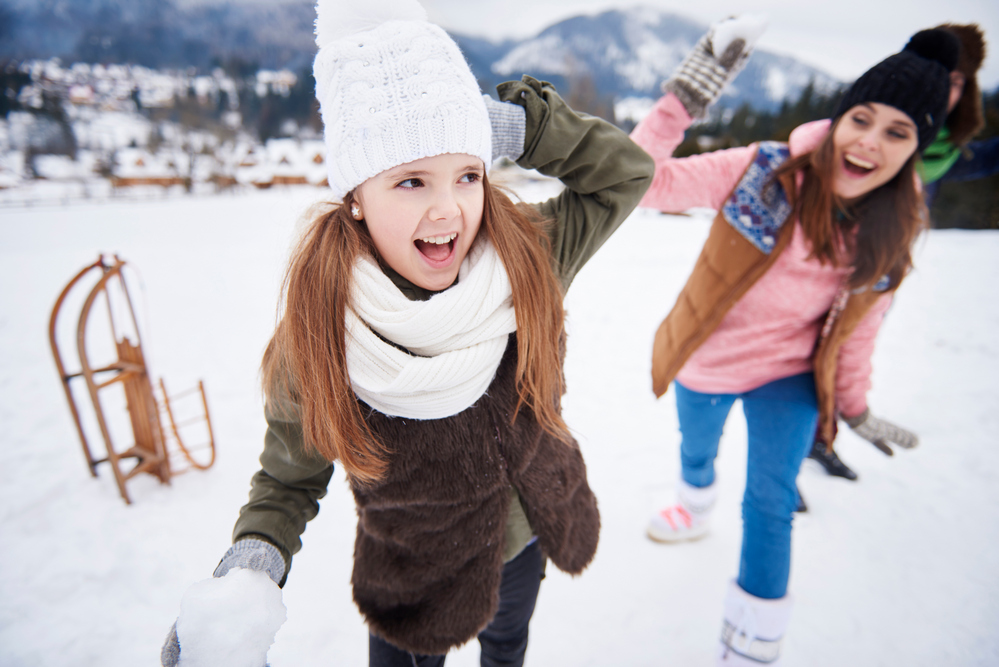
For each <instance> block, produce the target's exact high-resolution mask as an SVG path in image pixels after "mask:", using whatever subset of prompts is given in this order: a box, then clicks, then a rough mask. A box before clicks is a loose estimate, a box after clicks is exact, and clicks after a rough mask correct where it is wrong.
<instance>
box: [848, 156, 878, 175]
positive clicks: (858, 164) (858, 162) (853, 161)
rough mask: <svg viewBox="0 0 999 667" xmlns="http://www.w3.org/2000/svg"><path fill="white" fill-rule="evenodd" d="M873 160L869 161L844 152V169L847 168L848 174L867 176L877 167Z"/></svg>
mask: <svg viewBox="0 0 999 667" xmlns="http://www.w3.org/2000/svg"><path fill="white" fill-rule="evenodd" d="M877 166H878V165H876V164H875V163H873V162H868V161H867V160H864V159H863V158H859V157H857V156H855V155H850V154H849V153H844V154H843V169H845V170H846V172H847V173H848V174H853V175H854V176H866V175H867V174H869V173H871V172H872V171H874V170H875V169H876V168H877Z"/></svg>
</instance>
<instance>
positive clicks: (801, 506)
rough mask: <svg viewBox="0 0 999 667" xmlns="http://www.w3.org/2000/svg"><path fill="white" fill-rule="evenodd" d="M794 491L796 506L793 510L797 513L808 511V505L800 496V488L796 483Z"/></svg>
mask: <svg viewBox="0 0 999 667" xmlns="http://www.w3.org/2000/svg"><path fill="white" fill-rule="evenodd" d="M794 491H795V493H797V494H798V506H797V507H795V508H794V511H795V512H797V513H798V514H804V513H805V512H807V511H808V505H806V504H805V499H804V498H802V497H801V489H799V488H798V485H797V484H795V485H794Z"/></svg>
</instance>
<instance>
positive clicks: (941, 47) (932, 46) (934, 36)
mask: <svg viewBox="0 0 999 667" xmlns="http://www.w3.org/2000/svg"><path fill="white" fill-rule="evenodd" d="M902 50H903V51H910V52H912V53H915V54H916V55H917V56H920V57H922V58H926V59H927V60H935V61H937V62H938V63H940V64H941V65H943V66H944V67H946V68H947V71H948V72H953V71H954V68H956V67H957V60H958V58H959V57H960V56H961V43H960V42H958V41H957V40H956V39H954V36H953V35H951V34H950V33H948V32H946V31H944V30H938V29H936V28H934V29H932V30H920V31H919V32H917V33H916V34H915V35H913V36H912V37H910V38H909V43H908V44H906V45H905V48H904V49H902Z"/></svg>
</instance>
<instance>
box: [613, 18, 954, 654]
mask: <svg viewBox="0 0 999 667" xmlns="http://www.w3.org/2000/svg"><path fill="white" fill-rule="evenodd" d="M716 35H717V31H715V32H713V33H709V35H708V36H707V37H706V38H705V39H703V40H702V41H701V42H700V43H699V44H698V47H697V48H696V50H695V52H694V54H692V55H691V56H690V57H689V58H688V60H687V61H685V63H684V64H682V65H681V67H680V69H679V70H678V72H677V73H676V74H674V76H673V77H672V78H671V79H670V80H669V81H667V82H666V84H665V86H664V89H665V90H666V91H667V94H666V95H665V96H664V97H662V98H661V99H660V100H659V101H658V103H657V104H656V106H655V108H654V109H653V111H652V113H651V114H650V115H649V116H648V117H647V118H646V119H645V120H644V121H643V122H642V123H641V124H639V126H638V127H636V128H635V131H634V132H633V134H632V138H633V139H634V140H635V141H636V143H638V144H639V145H640V146H642V147H644V148H645V149H646V150H647V151H649V152H650V153H651V154H652V155H653V158H654V159H655V160H656V175H655V178H654V180H653V184H652V187H651V188H650V190H649V192H648V193H647V194H646V196H645V198H644V199H643V200H642V202H641V204H642V205H644V206H649V207H655V208H658V209H660V210H666V211H683V210H686V209H688V208H692V207H705V206H707V207H712V208H715V209H718V210H719V214H718V216H717V217H716V219H715V221H714V223H713V226H712V228H711V232H710V235H709V237H708V240H707V241H706V242H705V245H704V248H703V250H702V252H701V255H700V257H699V259H698V260H697V263H696V265H695V267H694V270H693V273H692V274H691V276H690V278H689V279H688V281H687V284H686V286H685V287H684V288H683V291H682V292H681V294H680V296H679V298H678V299H677V302H676V305H675V306H674V307H673V310H672V311H671V312H670V314H669V316H668V317H667V318H666V320H665V321H664V322H663V323H662V325H661V326H660V328H659V330H658V332H657V333H656V337H655V342H654V349H653V360H652V377H653V388H654V390H655V392H656V394H657V395H659V396H661V395H662V394H664V393H665V392H666V390H667V388H668V386H669V384H670V383H673V384H674V386H675V394H676V401H677V412H678V416H679V422H680V431H681V435H682V442H681V448H680V456H681V464H682V480H681V482H680V488H679V503H678V504H677V505H675V506H672V507H668V508H666V509H665V510H663V511H662V512H660V513H659V514H657V515H656V516H655V517H653V519H652V521H651V524H650V525H649V528H648V532H649V535H650V536H651V537H652V538H653V539H655V540H659V541H663V542H672V541H677V540H684V539H691V538H695V537H698V536H700V535H703V534H704V533H705V532H706V530H707V526H708V519H709V516H710V513H711V509H712V506H713V504H714V502H715V497H716V495H717V482H716V481H715V473H714V459H715V456H716V454H717V450H718V442H719V438H720V437H721V433H722V427H723V425H724V423H725V420H726V418H727V416H728V413H729V410H730V409H731V407H732V404H733V403H734V401H735V400H736V399H741V400H742V405H743V410H744V412H745V415H746V421H747V425H748V439H749V450H748V469H747V475H746V492H745V497H744V499H743V506H742V514H743V543H742V555H741V558H740V566H739V575H738V579H737V580H736V581H735V582H732V583H731V584H730V587H729V592H728V595H727V598H726V601H725V613H724V623H723V630H722V636H721V641H722V645H721V651H720V654H719V655H720V657H719V661H720V664H757V663H761V662H762V663H776V661H777V660H778V657H779V651H780V640H781V637H782V636H783V634H784V629H785V627H786V625H787V622H788V620H789V616H790V612H791V599H790V596H788V595H787V582H788V575H789V570H790V552H791V518H792V512H793V511H794V509H795V505H796V500H797V498H796V492H795V478H796V476H797V474H798V469H799V466H800V465H801V461H802V459H803V458H804V457H805V455H806V454H807V452H808V451H809V448H810V446H811V444H812V438H813V436H814V434H815V432H816V426H817V425H818V427H819V430H820V432H821V433H822V435H823V436H824V437H825V439H826V440H825V441H826V442H832V431H833V427H834V424H835V420H836V416H837V414H838V415H840V416H841V417H843V418H844V419H845V420H846V422H847V423H848V424H849V425H850V427H851V428H853V429H854V431H856V432H857V433H858V434H860V435H861V436H862V437H864V438H866V439H868V440H870V441H871V442H874V443H881V444H883V445H884V446H886V447H887V445H886V444H884V443H885V442H893V443H895V444H899V445H903V446H907V445H912V444H914V438H912V437H911V434H908V433H907V432H904V431H902V430H901V429H898V428H897V427H894V426H893V425H891V424H889V423H888V422H885V421H883V420H880V419H878V418H876V417H874V416H873V415H871V413H870V410H869V409H868V407H867V403H866V399H865V394H866V392H867V389H868V388H869V387H870V372H871V366H870V356H871V352H872V350H873V345H874V338H875V335H876V334H877V330H878V326H879V324H880V322H881V318H882V316H883V315H884V312H885V310H886V309H887V308H888V305H889V303H890V301H891V294H892V292H894V290H895V289H896V288H897V287H898V286H899V284H900V282H901V281H902V279H903V278H904V276H905V274H906V273H907V271H908V270H909V268H910V266H911V256H910V248H911V246H912V244H913V241H914V240H915V238H916V236H917V234H918V233H919V231H920V230H921V229H922V228H923V227H924V225H925V221H926V211H925V208H924V206H923V204H922V199H921V197H920V195H919V192H918V189H917V181H916V176H915V172H914V165H915V163H916V160H917V159H918V157H919V154H920V152H921V151H922V150H923V149H924V148H926V147H927V146H928V145H929V144H930V142H931V141H932V140H933V138H934V137H935V136H936V134H937V131H938V130H939V129H940V126H941V123H942V122H943V120H944V118H945V117H946V107H947V96H948V88H949V76H948V72H949V71H950V70H951V69H952V68H953V66H954V63H955V62H956V58H957V44H956V40H954V38H953V37H952V36H951V35H950V34H948V33H944V32H942V31H927V32H925V33H920V34H919V35H916V36H915V37H914V38H913V39H912V40H911V41H910V43H909V44H908V45H907V46H906V48H905V49H904V50H903V51H902V52H901V53H898V54H895V55H893V56H891V57H889V58H887V59H886V60H884V61H883V62H881V63H879V64H878V65H876V66H874V67H873V68H871V69H870V70H869V71H868V72H867V73H865V74H864V75H863V76H861V77H860V78H859V79H858V80H857V81H856V82H855V83H854V84H853V85H852V86H851V87H850V88H849V90H848V91H847V92H846V94H845V96H844V97H843V99H842V101H841V102H840V105H839V108H838V110H837V113H836V115H835V117H834V118H833V119H832V120H831V121H828V120H827V121H820V122H817V123H811V124H808V125H805V126H802V127H800V128H798V129H797V130H795V131H794V132H793V133H792V134H791V137H790V140H789V142H788V143H787V144H782V143H776V142H765V143H761V144H760V145H758V146H750V147H746V148H735V149H731V150H725V151H719V152H716V153H710V154H706V155H697V156H693V157H690V158H685V159H673V158H671V157H670V156H671V153H672V151H673V149H674V148H675V147H676V146H677V145H678V144H679V143H680V142H681V140H682V138H683V133H684V130H685V129H686V128H687V127H688V126H689V125H690V123H691V119H692V117H695V116H697V115H700V114H702V113H703V110H704V108H705V107H706V106H707V105H708V104H710V102H711V101H712V100H713V99H714V98H715V97H717V95H718V92H719V90H720V87H721V85H723V84H724V82H725V81H727V80H730V79H731V77H732V76H734V74H733V73H732V71H731V68H729V67H727V66H726V65H727V61H729V60H730V59H728V58H726V56H725V46H724V45H721V46H720V45H719V44H717V43H715V42H713V41H712V39H713V37H715V36H716ZM715 54H721V55H719V56H717V57H716V55H715ZM910 438H911V439H910Z"/></svg>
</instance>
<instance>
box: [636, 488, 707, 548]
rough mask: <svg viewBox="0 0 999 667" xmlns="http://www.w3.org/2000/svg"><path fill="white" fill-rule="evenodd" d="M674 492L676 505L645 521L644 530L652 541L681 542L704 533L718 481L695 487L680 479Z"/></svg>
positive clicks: (694, 538)
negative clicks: (646, 525)
mask: <svg viewBox="0 0 999 667" xmlns="http://www.w3.org/2000/svg"><path fill="white" fill-rule="evenodd" d="M677 496H678V499H679V501H678V502H677V504H676V505H670V506H669V507H667V508H665V509H664V510H662V511H660V512H659V513H658V514H656V515H655V516H653V517H652V520H651V521H649V527H648V529H647V530H646V532H647V533H648V535H649V537H650V538H652V539H653V540H655V541H656V542H681V541H683V540H696V539H697V538H698V537H702V536H704V535H705V534H706V533H707V532H708V519H709V518H710V517H711V510H713V509H714V506H715V500H716V499H717V498H718V482H717V480H716V481H715V483H714V484H712V485H711V486H705V487H703V488H699V487H696V486H691V485H690V484H687V483H686V482H685V481H683V480H682V479H681V480H680V485H679V488H678V489H677Z"/></svg>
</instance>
